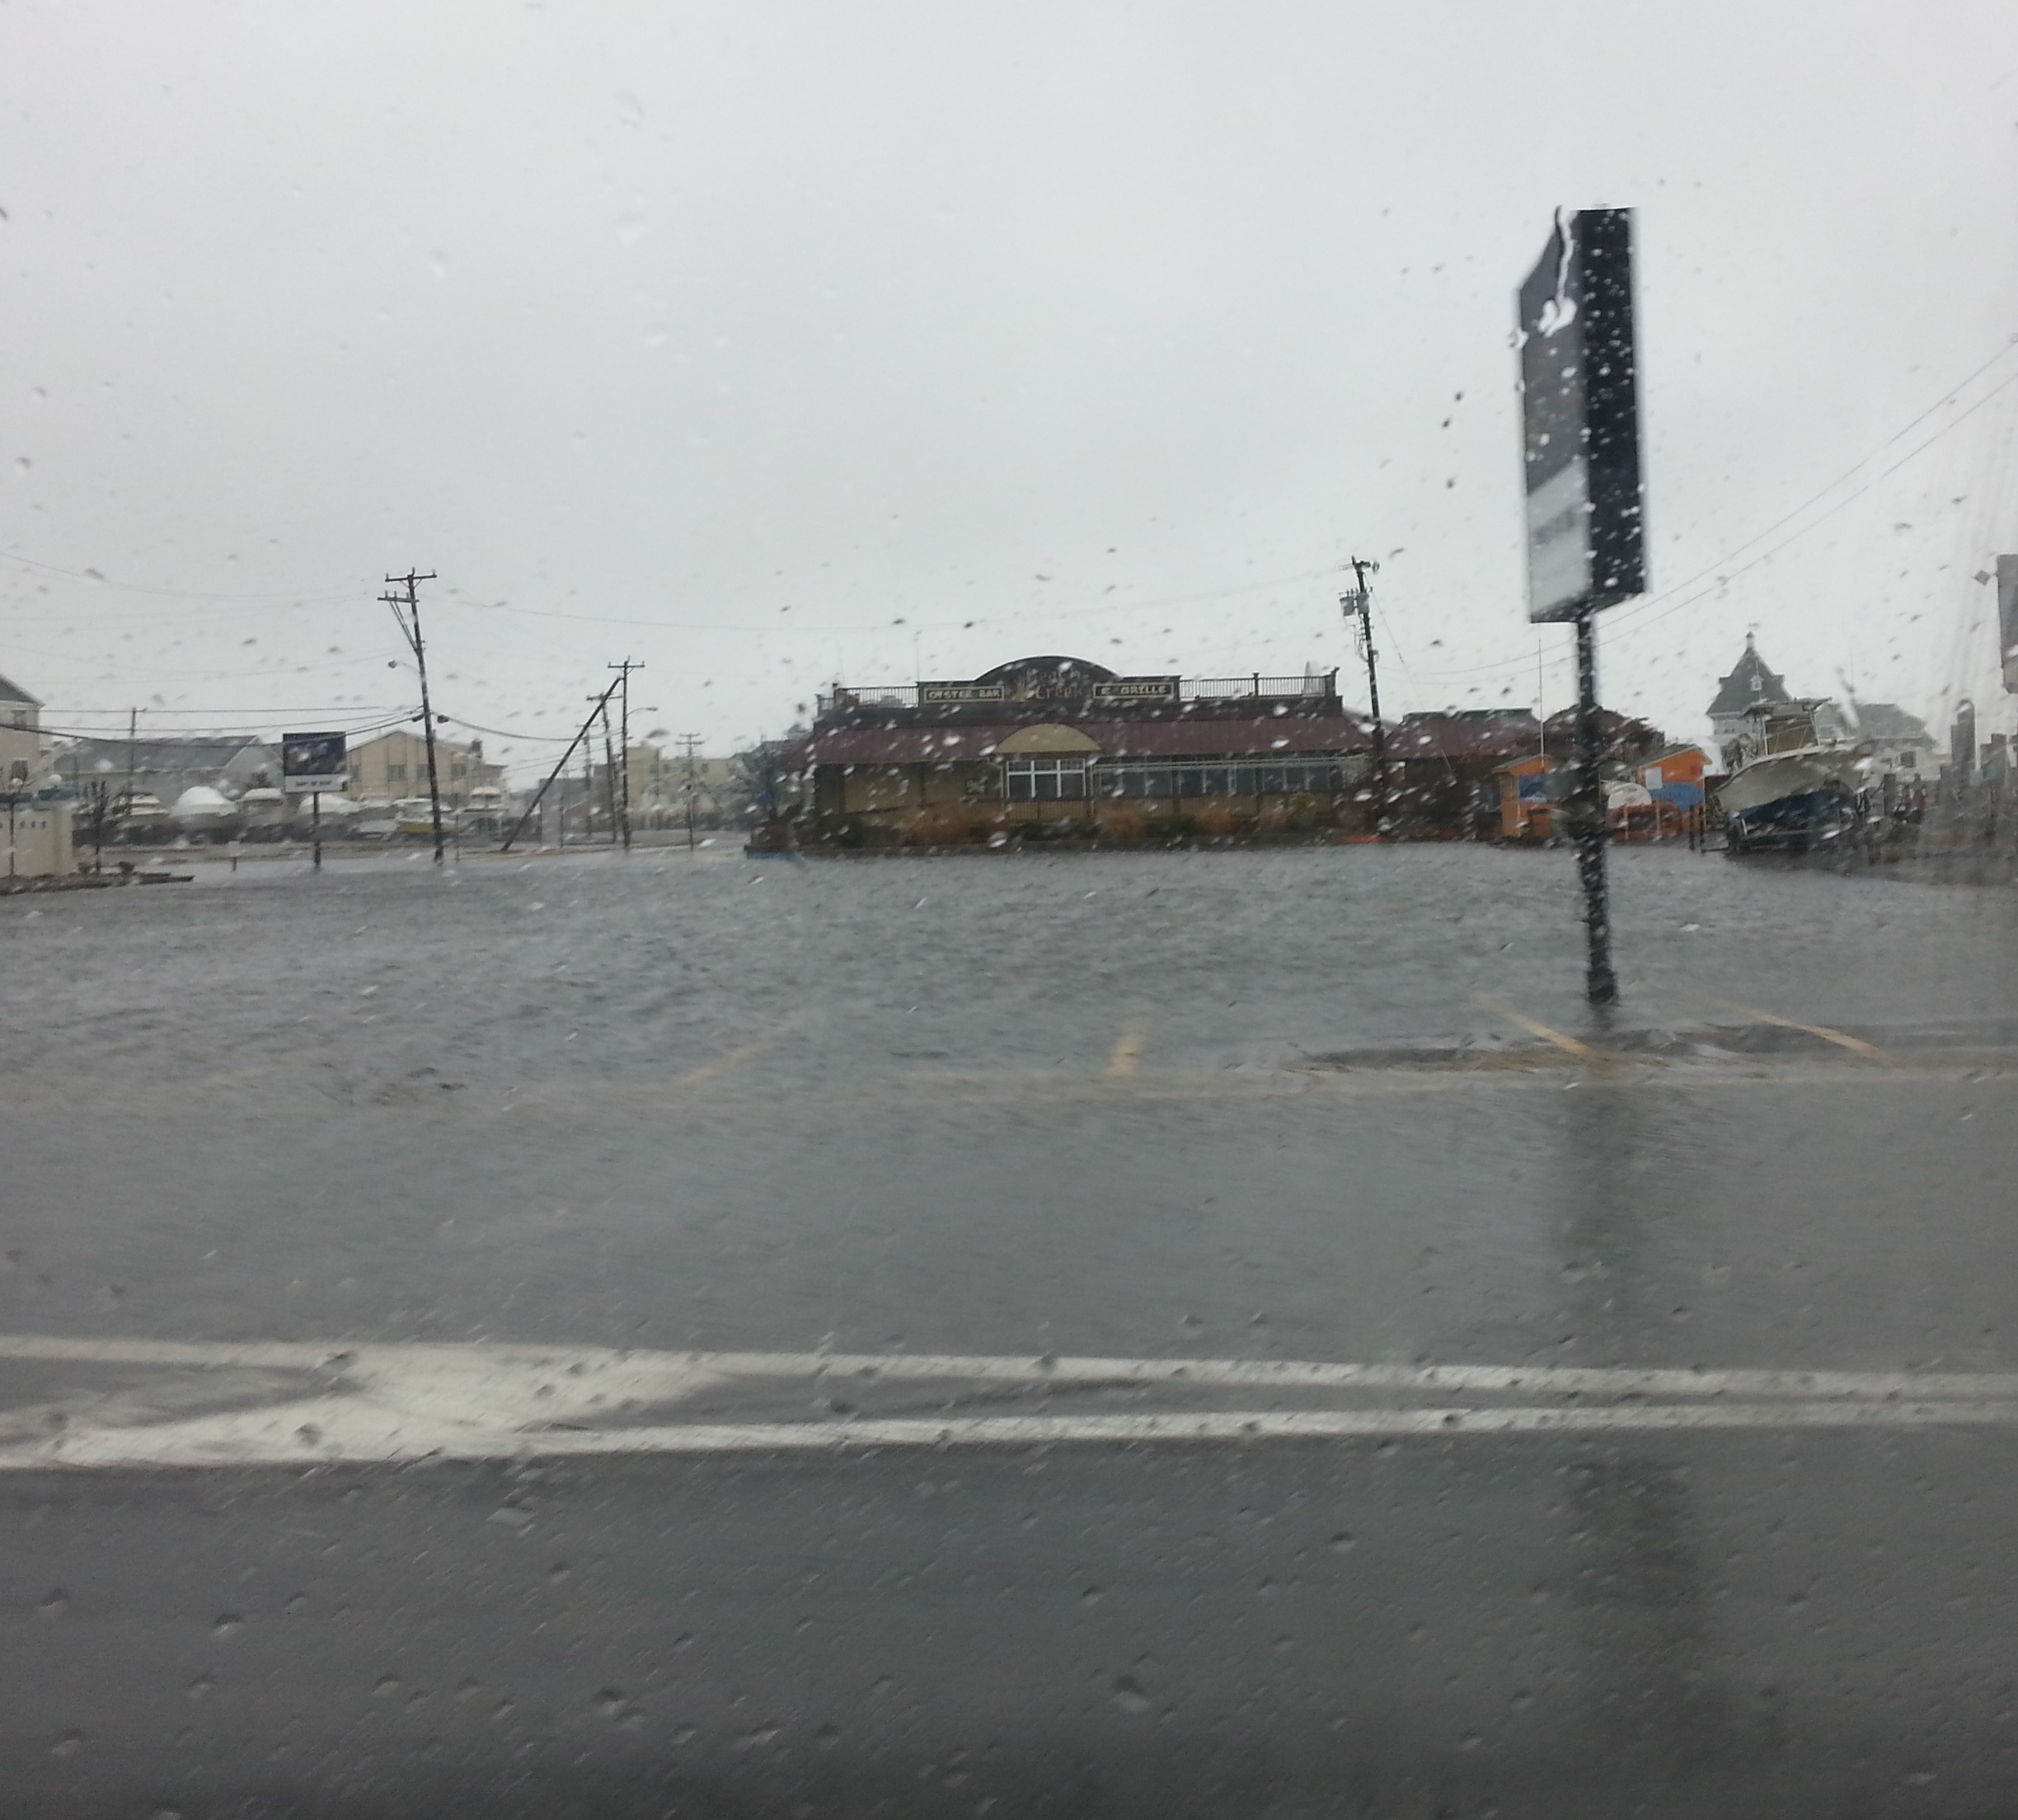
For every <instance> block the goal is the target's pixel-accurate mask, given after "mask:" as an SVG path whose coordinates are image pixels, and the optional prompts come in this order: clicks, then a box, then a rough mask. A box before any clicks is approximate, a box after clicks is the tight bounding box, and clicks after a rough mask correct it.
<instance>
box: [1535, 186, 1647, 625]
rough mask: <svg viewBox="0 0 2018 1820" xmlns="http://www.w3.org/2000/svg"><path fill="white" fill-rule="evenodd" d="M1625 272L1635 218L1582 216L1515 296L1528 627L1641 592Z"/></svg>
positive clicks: (1636, 438) (1562, 223)
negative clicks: (1517, 300)
mask: <svg viewBox="0 0 2018 1820" xmlns="http://www.w3.org/2000/svg"><path fill="white" fill-rule="evenodd" d="M1632 268H1633V249H1632V211H1631V209H1579V210H1578V211H1577V212H1576V213H1574V214H1561V215H1558V216H1557V217H1556V231H1555V232H1554V233H1553V234H1551V236H1550V237H1549V242H1548V246H1547V247H1546V250H1545V251H1543V253H1542V258H1541V260H1540V262H1539V263H1538V264H1537V265H1536V266H1535V269H1534V270H1532V272H1530V273H1529V274H1528V279H1527V282H1526V283H1525V284H1523V285H1522V286H1521V288H1520V364H1521V423H1522V431H1523V443H1524V445H1525V446H1524V454H1525V477H1526V482H1527V503H1528V618H1529V619H1531V620H1534V621H1538V622H1548V621H1558V620H1578V619H1582V618H1584V617H1587V616H1588V615H1589V614H1590V613H1591V612H1594V611H1596V610H1597V609H1598V608H1600V607H1611V606H1615V605H1617V603H1619V602H1620V601H1621V600H1630V599H1631V598H1632V597H1633V596H1634V595H1636V594H1638V593H1643V592H1644V591H1645V587H1646V555H1645V510H1644V498H1643V492H1642V487H1641V483H1640V397H1639V373H1638V367H1637V363H1636V351H1635V347H1634V335H1633V270H1632Z"/></svg>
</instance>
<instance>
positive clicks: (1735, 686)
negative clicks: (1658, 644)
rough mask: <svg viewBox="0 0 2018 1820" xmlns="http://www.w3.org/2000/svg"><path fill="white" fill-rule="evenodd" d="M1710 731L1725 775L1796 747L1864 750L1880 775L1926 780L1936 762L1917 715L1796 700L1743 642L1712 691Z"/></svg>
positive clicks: (1882, 705) (1877, 704)
mask: <svg viewBox="0 0 2018 1820" xmlns="http://www.w3.org/2000/svg"><path fill="white" fill-rule="evenodd" d="M1710 726H1711V733H1712V734H1713V736H1714V738H1715V743H1716V747H1717V753H1718V757H1719V759H1720V762H1721V764H1722V767H1723V769H1724V770H1725V771H1726V772H1733V771H1736V770H1737V769H1738V768H1739V766H1741V765H1743V764H1744V763H1746V762H1748V761H1749V760H1751V759H1753V758H1758V756H1759V755H1760V754H1761V753H1767V752H1784V751H1788V750H1790V749H1792V748H1795V747H1799V746H1804V745H1832V744H1840V745H1856V746H1863V747H1868V748H1870V756H1871V757H1872V758H1875V760H1876V761H1877V766H1876V768H1877V769H1879V770H1880V771H1881V772H1900V773H1902V774H1903V775H1905V776H1912V775H1914V774H1916V773H1917V772H1927V773H1929V774H1930V775H1931V773H1932V772H1933V771H1934V769H1935V767H1936V764H1937V763H1938V762H1939V758H1940V753H1939V744H1940V743H1939V741H1937V740H1936V739H1935V737H1934V736H1933V734H1931V733H1930V732H1928V730H1927V729H1926V723H1925V722H1924V721H1922V720H1920V719H1919V718H1918V717H1917V715H1911V714H1908V712H1907V711H1905V709H1903V708H1902V707H1900V706H1898V705H1897V704H1896V703H1894V702H1890V701H1852V702H1851V703H1850V704H1849V705H1848V706H1844V705H1843V704H1842V703H1840V702H1837V701H1832V700H1831V699H1830V698H1829V697H1827V696H1821V695H1812V696H1796V695H1794V694H1792V693H1790V692H1789V690H1788V688H1787V686H1786V681H1785V679H1784V678H1781V677H1780V676H1778V675H1776V674H1775V673H1774V672H1772V670H1770V669H1768V668H1767V667H1766V664H1765V660H1764V659H1762V658H1761V657H1760V655H1759V654H1758V649H1757V647H1756V646H1755V645H1754V644H1753V640H1752V639H1751V637H1750V636H1749V635H1748V636H1747V637H1746V639H1745V648H1744V654H1743V656H1742V657H1740V658H1739V659H1738V663H1737V666H1736V668H1734V669H1733V670H1732V671H1731V673H1730V674H1729V676H1727V677H1725V678H1722V679H1721V680H1720V683H1719V684H1718V687H1717V692H1716V698H1715V700H1714V701H1711V704H1710Z"/></svg>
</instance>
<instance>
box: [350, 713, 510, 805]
mask: <svg viewBox="0 0 2018 1820" xmlns="http://www.w3.org/2000/svg"><path fill="white" fill-rule="evenodd" d="M434 769H435V774H436V778H437V781H438V783H439V787H440V790H441V798H442V800H443V802H444V803H446V804H448V805H449V806H450V807H452V808H460V807H461V806H462V804H464V803H466V802H467V800H469V795H470V792H471V791H472V790H486V791H489V790H501V789H503V788H504V767H503V766H502V765H494V764H490V763H488V762H486V760H485V758H484V751H483V741H482V740H481V739H467V740H464V739H443V738H442V737H441V736H440V735H439V734H436V735H435V739H434ZM427 793H428V758H427V737H426V735H425V734H419V733H409V732H407V731H406V729H405V728H404V727H395V728H394V729H392V731H391V732H390V733H382V734H378V736H377V737H376V738H375V739H364V740H360V741H359V743H357V744H356V745H354V746H353V747H351V748H350V783H349V784H348V785H346V786H345V790H344V794H345V795H346V796H351V797H354V798H356V799H357V800H359V802H371V803H392V802H398V801H400V800H401V799H403V798H409V797H415V796H425V795H427Z"/></svg>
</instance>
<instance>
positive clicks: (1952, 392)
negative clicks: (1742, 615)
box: [1415, 338, 2018, 677]
mask: <svg viewBox="0 0 2018 1820" xmlns="http://www.w3.org/2000/svg"><path fill="white" fill-rule="evenodd" d="M2014 347H2018V338H2014V340H2012V341H2010V342H2007V343H2006V345H2004V346H2003V347H2002V348H2000V349H1998V350H1997V352H1996V353H1995V354H1992V355H1991V357H1990V358H1989V359H1987V360H1986V361H1984V362H1983V364H1982V365H1981V366H1979V367H1978V368H1975V370H1974V371H1973V372H1972V373H1969V376H1968V377H1967V378H1964V379H1960V380H1958V381H1957V382H1955V384H1954V385H1953V386H1951V387H1949V388H1948V390H1947V391H1946V392H1943V393H1942V394H1941V396H1940V397H1938V398H1936V400H1935V401H1934V402H1933V403H1932V404H1931V405H1929V406H1927V407H1926V409H1925V410H1922V411H1921V412H1920V413H1919V414H1918V415H1916V416H1914V417H1912V418H1911V419H1910V420H1908V421H1907V422H1906V423H1905V424H1903V425H1901V426H1900V427H1899V428H1898V429H1895V430H1894V431H1893V433H1892V434H1890V435H1889V436H1888V437H1887V438H1886V439H1884V441H1883V442H1882V443H1880V444H1879V445H1878V446H1877V447H1876V448H1874V449H1873V450H1871V452H1870V453H1869V454H1867V455H1865V456H1864V457H1861V459H1860V460H1858V461H1856V462H1852V463H1851V465H1850V466H1849V467H1847V468H1846V469H1845V470H1844V471H1842V473H1841V474H1838V475H1837V476H1836V478H1835V479H1834V480H1833V481H1829V482H1828V485H1825V486H1822V487H1819V488H1818V489H1817V490H1815V491H1814V493H1811V494H1810V495H1809V496H1808V497H1807V498H1806V499H1805V500H1802V501H1801V503H1800V504H1799V505H1797V506H1795V508H1794V509H1792V510H1791V511H1790V512H1786V513H1782V514H1781V516H1780V517H1778V518H1775V519H1774V520H1773V522H1772V523H1771V524H1769V525H1767V526H1766V527H1765V528H1764V529H1762V530H1760V531H1757V532H1753V535H1752V536H1750V537H1747V538H1746V539H1745V540H1744V542H1742V543H1739V544H1737V545H1735V546H1733V547H1732V548H1731V549H1729V550H1727V551H1725V553H1724V554H1723V555H1722V556H1720V557H1719V558H1718V559H1717V560H1716V561H1715V562H1713V563H1711V564H1710V565H1708V566H1707V567H1706V568H1703V569H1700V570H1697V572H1696V573H1695V574H1694V575H1691V576H1690V577H1689V578H1688V579H1687V580H1686V581H1680V582H1677V583H1676V584H1674V585H1673V587H1672V588H1666V589H1662V590H1661V591H1660V592H1659V593H1655V594H1649V595H1648V596H1647V597H1646V598H1645V599H1643V600H1640V601H1638V602H1636V603H1634V604H1633V605H1631V606H1630V607H1620V608H1618V609H1617V610H1616V611H1614V612H1612V614H1611V615H1610V616H1609V617H1608V618H1607V630H1610V631H1618V632H1621V633H1631V632H1638V631H1645V629H1646V628H1647V627H1648V626H1654V625H1658V624H1659V622H1661V621H1662V620H1664V619H1666V618H1667V617H1668V616H1669V615H1670V614H1672V613H1674V612H1679V611H1680V610H1681V609H1682V607H1687V606H1692V605H1693V604H1694V603H1696V602H1697V601H1699V600H1701V599H1703V598H1705V597H1706V596H1707V595H1709V594H1711V593H1715V591H1716V589H1718V588H1721V587H1722V586H1724V585H1725V584H1726V583H1727V582H1729V581H1731V580H1733V579H1735V578H1736V577H1737V576H1739V575H1743V574H1745V573H1747V572H1748V570H1753V569H1755V568H1757V567H1758V565H1759V564H1761V563H1762V562H1764V561H1767V559H1769V558H1770V557H1772V556H1777V555H1778V554H1779V552H1780V551H1782V550H1784V549H1786V547H1787V546H1788V545H1790V544H1791V543H1795V542H1798V541H1799V540H1800V538H1802V537H1806V536H1807V534H1808V533H1809V532H1810V531H1813V530H1814V529H1815V528H1817V527H1818V526H1819V525H1823V524H1826V523H1828V521H1829V520H1830V519H1831V518H1833V517H1834V516H1835V515H1836V514H1837V513H1838V512H1840V511H1842V509H1844V508H1845V507H1846V506H1847V505H1849V504H1851V503H1852V502H1853V501H1855V500H1860V499H1861V498H1862V497H1863V496H1864V495H1865V494H1866V493H1868V492H1870V490H1871V489H1872V488H1873V487H1874V486H1875V485H1877V484H1878V483H1879V482H1880V481H1884V480H1888V479H1889V478H1890V477H1891V476H1893V475H1894V474H1896V473H1898V471H1899V470H1900V469H1901V468H1903V467H1905V466H1906V465H1907V464H1908V462H1912V461H1913V460H1915V459H1917V457H1919V456H1921V455H1922V454H1923V453H1925V452H1926V450H1928V449H1929V448H1932V447H1933V446H1934V444H1935V443H1937V442H1939V441H1940V440H1941V438H1942V437H1944V436H1945V435H1946V434H1948V433H1949V431H1950V430H1951V429H1955V427H1956V426H1957V425H1960V424H1962V423H1964V422H1965V421H1966V420H1968V419H1969V418H1970V417H1972V416H1973V415H1975V414H1976V413H1977V412H1978V411H1979V410H1982V409H1983V406H1985V405H1987V404H1988V403H1989V402H1990V401H1991V400H1992V399H1993V398H1995V397H1997V396H1998V394H1999V393H2001V392H2005V391H2006V390H2008V389H2009V388H2010V387H2011V386H2013V385H2018V373H2011V374H2009V375H2007V376H2006V378H2002V379H2000V380H1999V381H1998V382H1997V384H1996V385H1994V386H1992V387H1991V388H1990V390H1989V391H1987V392H1985V393H1984V394H1983V396H1982V397H1980V398H1978V399H1977V400H1976V401H1975V402H1974V403H1973V404H1972V405H1970V406H1969V407H1968V408H1967V409H1966V410H1962V411H1959V412H1958V413H1957V414H1956V415H1955V416H1954V417H1953V418H1952V419H1950V420H1949V421H1948V422H1947V423H1945V424H1944V425H1941V428H1940V429H1937V430H1936V432H1935V433H1934V434H1932V435H1931V436H1930V437H1928V438H1927V439H1926V440H1925V441H1924V442H1922V443H1918V444H1917V445H1916V446H1915V447H1914V448H1911V449H1909V450H1908V452H1907V453H1905V454H1904V455H1903V456H1901V457H1899V459H1898V461H1896V462H1894V463H1893V464H1892V465H1891V466H1890V467H1887V468H1884V469H1881V470H1880V471H1879V472H1878V473H1876V474H1874V475H1873V476H1871V477H1870V480H1868V481H1865V483H1864V485H1861V486H1860V487H1858V488H1857V489H1856V490H1855V491H1853V492H1851V493H1847V494H1845V495H1843V496H1842V499H1840V500H1837V502H1836V503H1835V504H1833V505H1832V506H1830V507H1829V509H1828V510H1827V511H1826V512H1823V513H1821V514H1819V515H1818V516H1816V517H1815V518H1811V519H1809V521H1808V523H1805V524H1804V525H1802V526H1801V527H1800V528H1799V529H1798V530H1796V531H1795V532H1792V533H1791V534H1790V536H1788V537H1782V538H1781V540H1780V541H1779V542H1777V543H1776V544H1773V545H1772V546H1771V547H1769V548H1767V549H1765V550H1762V551H1760V552H1759V553H1758V555H1757V556H1753V557H1752V558H1751V559H1750V560H1749V561H1746V562H1744V563H1743V564H1740V565H1739V566H1738V567H1737V568H1735V569H1732V568H1729V567H1728V566H1727V565H1728V564H1729V562H1730V561H1731V559H1732V558H1733V557H1734V556H1741V555H1743V553H1744V551H1747V550H1749V549H1750V548H1752V546H1753V545H1754V544H1756V543H1758V542H1760V541H1761V540H1762V539H1763V538H1766V537H1771V536H1772V534H1773V532H1776V531H1777V530H1779V529H1780V528H1781V526H1783V525H1786V524H1790V523H1792V522H1793V521H1794V520H1795V519H1796V518H1799V517H1800V515H1801V514H1803V513H1804V512H1805V511H1807V510H1808V509H1809V507H1810V506H1812V505H1814V504H1816V503H1817V502H1818V501H1819V500H1824V499H1826V498H1828V495H1830V494H1831V493H1833V491H1834V490H1836V489H1837V487H1839V486H1841V485H1842V484H1843V483H1844V482H1845V481H1848V480H1851V479H1854V478H1855V477H1856V475H1857V474H1859V473H1860V472H1861V471H1863V470H1864V469H1865V468H1866V467H1869V466H1870V464H1871V463H1872V462H1875V461H1876V460H1877V459H1878V458H1879V457H1880V456H1881V455H1883V454H1884V452H1885V451H1886V450H1887V449H1888V448H1891V447H1892V445H1893V444H1894V443H1897V442H1898V441H1900V440H1901V439H1903V438H1905V437H1907V436H1908V435H1910V434H1912V432H1913V431H1914V430H1915V429H1917V428H1918V427H1919V426H1920V425H1922V424H1923V423H1925V422H1926V420H1927V419H1928V418H1930V417H1931V416H1932V415H1934V413H1935V412H1936V411H1937V410H1940V409H1941V407H1942V406H1944V405H1946V404H1949V403H1950V402H1952V401H1954V400H1955V398H1956V397H1958V396H1960V394H1961V393H1963V392H1965V391H1967V390H1968V389H1969V387H1970V386H1971V385H1973V383H1974V382H1976V381H1977V380H1978V379H1980V378H1982V377H1983V374H1984V373H1987V372H1988V371H1989V370H1990V369H1991V368H1992V367H1994V366H1995V365H1997V363H1998V362H1999V361H2000V360H2002V359H2005V358H2006V356H2007V355H2008V354H2011V351H2012V349H2013V348H2014ZM1712 576H1715V578H1716V579H1715V583H1714V584H1713V585H1712V586H1711V587H1709V588H1705V589H1699V590H1698V591H1697V592H1696V593H1688V592H1687V590H1689V589H1692V588H1695V587H1696V586H1697V583H1699V582H1702V581H1706V580H1709V579H1710V578H1711V577H1712ZM1678 595H1681V596H1682V597H1683V598H1679V599H1678V598H1676V596H1678ZM1655 607H1658V608H1659V609H1660V610H1659V612H1654V614H1653V616H1652V617H1650V618H1649V617H1640V616H1643V615H1645V614H1646V613H1647V612H1648V611H1649V610H1650V608H1655ZM1529 661H1530V659H1529V658H1528V654H1527V653H1525V652H1523V653H1522V654H1521V655H1520V656H1518V657H1510V658H1504V659H1495V661H1494V662H1492V663H1490V664H1466V665H1462V666H1461V667H1459V668H1456V669H1448V670H1421V671H1417V672H1415V674H1417V675H1420V676H1424V677H1449V676H1485V675H1488V674H1490V673H1494V672H1496V671H1500V670H1513V669H1524V668H1526V667H1527V666H1528V663H1529Z"/></svg>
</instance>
